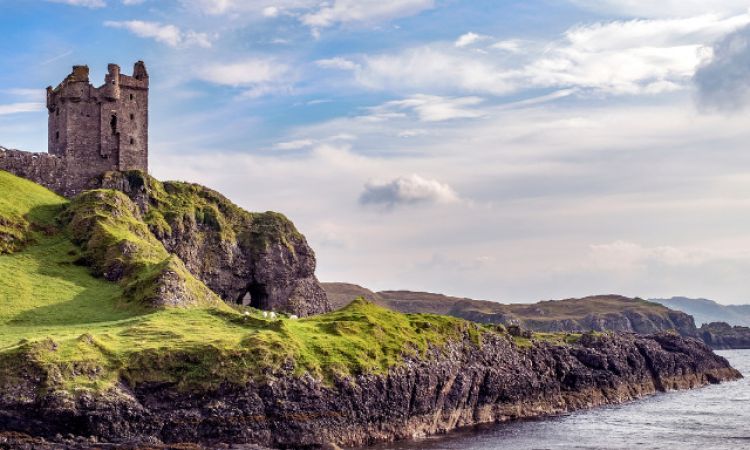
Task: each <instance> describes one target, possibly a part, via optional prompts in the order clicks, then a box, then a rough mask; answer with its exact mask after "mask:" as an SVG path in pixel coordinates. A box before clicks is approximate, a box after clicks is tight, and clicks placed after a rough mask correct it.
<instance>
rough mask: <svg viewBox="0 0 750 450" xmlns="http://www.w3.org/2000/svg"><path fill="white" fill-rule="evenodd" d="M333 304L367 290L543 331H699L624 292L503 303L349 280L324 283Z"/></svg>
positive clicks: (386, 300)
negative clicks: (363, 284) (384, 288)
mask: <svg viewBox="0 0 750 450" xmlns="http://www.w3.org/2000/svg"><path fill="white" fill-rule="evenodd" d="M323 287H324V289H326V292H327V293H328V295H329V298H330V299H331V303H332V304H334V305H338V306H341V305H343V304H345V303H346V301H347V300H349V301H350V300H351V298H353V297H352V296H353V295H361V296H363V297H365V298H367V299H369V300H371V301H373V302H376V303H377V304H379V305H382V306H384V307H387V308H390V309H393V310H396V311H401V312H405V313H431V314H445V315H450V316H454V317H460V318H463V319H467V320H471V321H474V322H479V323H496V324H505V325H507V324H512V323H518V324H520V325H522V326H524V327H526V328H528V329H531V330H534V331H538V332H566V331H567V332H583V331H590V330H594V331H625V332H638V333H653V332H658V331H667V330H674V331H678V332H680V333H681V334H683V335H687V336H696V335H697V330H696V328H695V324H694V323H693V320H692V318H691V317H690V316H689V315H687V314H684V313H681V312H678V311H674V310H671V309H669V308H667V307H665V306H663V305H660V304H657V303H652V302H649V301H646V300H642V299H634V298H628V297H623V296H619V295H599V296H592V297H586V298H580V299H566V300H550V301H543V302H538V303H534V304H503V303H498V302H492V301H485V300H473V299H469V298H460V297H450V296H446V295H442V294H433V293H429V292H411V291H381V292H377V293H375V292H372V291H369V290H367V289H365V288H362V287H360V286H356V285H348V284H346V283H323Z"/></svg>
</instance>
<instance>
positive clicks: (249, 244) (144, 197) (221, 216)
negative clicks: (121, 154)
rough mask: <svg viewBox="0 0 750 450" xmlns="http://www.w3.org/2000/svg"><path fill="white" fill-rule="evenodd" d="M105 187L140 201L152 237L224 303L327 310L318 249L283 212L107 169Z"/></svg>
mask: <svg viewBox="0 0 750 450" xmlns="http://www.w3.org/2000/svg"><path fill="white" fill-rule="evenodd" d="M101 184H102V187H104V188H107V189H117V190H120V191H122V192H124V193H125V194H126V195H128V196H129V197H130V198H131V199H132V200H133V201H134V202H135V203H136V204H137V205H138V207H139V209H140V211H141V214H142V216H143V220H144V221H145V222H146V223H147V224H148V226H149V229H150V230H151V232H152V233H153V235H154V236H155V237H156V238H157V239H158V240H159V241H161V243H162V244H163V245H164V247H165V248H166V249H167V251H169V252H170V253H173V254H176V255H177V256H178V257H179V258H180V259H181V260H182V261H183V262H184V263H185V266H186V267H187V269H188V270H189V271H190V272H191V273H192V274H193V275H195V276H196V277H197V278H198V279H200V280H201V281H202V282H203V283H205V284H206V285H207V286H208V287H209V288H210V289H211V290H212V291H214V292H216V293H217V294H218V295H219V296H220V297H221V298H222V299H224V301H226V302H229V303H238V304H245V305H250V306H253V307H255V308H259V309H265V310H273V311H280V312H285V313H289V314H296V315H298V316H308V315H311V314H319V313H324V312H327V311H330V309H331V308H330V305H329V303H328V299H327V297H326V293H325V291H324V290H323V289H322V288H321V287H320V285H319V283H318V280H317V278H316V277H315V265H316V260H315V253H314V252H313V250H312V248H310V246H309V245H308V244H307V241H306V240H305V237H304V236H303V235H302V234H301V233H299V232H298V231H297V229H296V228H295V227H294V224H292V222H291V221H289V220H288V219H287V218H286V217H284V216H283V215H282V214H279V213H274V212H265V213H250V212H247V211H244V210H243V209H241V208H239V207H238V206H236V205H234V204H233V203H232V202H230V201H229V200H228V199H227V198H225V197H224V196H222V195H221V194H219V193H218V192H216V191H213V190H211V189H208V188H205V187H203V186H199V185H196V184H190V183H179V182H165V183H161V182H158V181H156V180H155V179H153V178H151V177H148V176H146V175H144V174H142V173H140V172H125V173H121V172H112V173H108V174H106V175H105V176H104V177H103V180H102V183H101Z"/></svg>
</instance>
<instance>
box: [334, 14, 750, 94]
mask: <svg viewBox="0 0 750 450" xmlns="http://www.w3.org/2000/svg"><path fill="white" fill-rule="evenodd" d="M748 23H750V14H741V15H737V16H733V17H729V18H724V17H722V16H717V15H703V16H697V17H691V18H685V19H652V20H630V21H614V22H602V23H595V24H589V25H581V26H575V27H573V28H571V29H569V30H568V31H567V32H565V33H564V35H563V36H562V37H561V38H560V39H557V40H554V41H551V42H536V43H534V42H529V41H526V42H521V41H519V40H506V41H500V42H495V43H493V44H490V45H489V46H487V48H486V50H495V51H486V52H483V53H477V51H475V50H479V49H477V48H474V47H476V46H477V42H478V41H479V40H480V39H481V36H479V35H477V34H474V33H469V34H466V35H464V36H462V37H461V38H459V40H458V41H456V42H454V43H452V45H447V43H433V44H429V45H423V46H418V47H412V48H407V49H405V50H402V51H399V52H396V53H382V54H378V55H360V56H358V57H354V56H352V57H348V58H344V57H337V58H333V59H330V60H326V61H327V62H326V63H324V64H321V66H323V67H327V68H335V69H344V70H350V71H352V72H353V73H354V77H355V79H356V81H357V82H359V83H360V84H361V85H362V86H364V87H367V88H370V89H381V90H390V91H395V92H404V91H414V90H420V91H422V92H424V93H435V94H443V93H448V92H455V91H457V90H458V91H461V92H464V93H482V94H489V95H494V96H503V95H507V94H511V93H516V92H519V91H522V90H525V89H529V88H563V89H564V88H580V89H581V91H580V92H582V93H585V92H586V91H592V92H596V93H603V94H614V95H623V94H654V93H662V92H671V91H675V90H679V89H685V88H686V87H688V86H689V84H690V80H691V77H692V76H693V74H694V73H695V71H696V69H697V68H698V67H699V66H700V64H701V63H702V62H703V61H704V59H705V57H706V54H707V52H708V49H709V47H710V46H711V45H712V44H713V43H714V42H716V41H717V40H719V39H721V38H722V37H723V36H725V35H727V34H728V33H731V32H733V31H734V30H737V29H738V28H741V27H743V26H745V25H747V24H748ZM467 47H471V48H467ZM521 48H523V51H520V49H521ZM497 50H503V52H498V51H497Z"/></svg>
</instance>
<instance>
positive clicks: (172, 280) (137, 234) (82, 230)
mask: <svg viewBox="0 0 750 450" xmlns="http://www.w3.org/2000/svg"><path fill="white" fill-rule="evenodd" d="M137 215H138V210H137V207H136V206H135V204H133V202H132V201H131V200H130V199H129V198H128V197H127V196H126V195H124V194H123V193H121V192H118V191H114V190H92V191H87V192H85V193H83V194H81V195H79V196H77V197H76V198H75V199H74V200H73V201H72V202H71V203H70V204H69V205H68V207H67V208H66V209H65V211H63V213H62V214H61V215H60V217H59V220H60V222H61V223H62V224H64V225H65V228H66V230H67V232H68V234H69V235H70V237H71V239H72V240H73V242H74V243H76V244H77V245H79V246H80V248H81V250H82V254H81V256H80V258H79V259H78V261H77V262H78V263H79V264H83V265H86V266H89V267H91V269H92V271H93V272H94V274H96V275H97V276H100V277H102V278H104V279H106V280H108V281H113V282H117V283H119V284H120V285H121V286H123V288H124V291H125V292H124V295H125V300H127V301H129V302H135V303H139V304H141V305H143V306H148V307H153V308H165V307H182V308H186V307H196V306H218V305H221V304H222V302H221V300H220V299H219V298H218V297H217V296H216V294H215V293H213V292H211V290H210V289H208V288H207V287H206V286H205V285H204V284H203V283H201V282H200V281H198V280H196V279H195V277H194V276H193V275H192V274H191V273H189V272H188V270H187V269H186V268H185V265H184V263H183V262H182V261H181V260H180V259H179V258H177V257H176V256H174V255H170V254H169V252H167V250H166V249H165V248H164V246H163V245H162V244H161V243H160V242H159V241H158V240H156V238H154V236H153V235H152V234H151V232H150V231H149V229H148V227H147V226H146V224H145V223H143V222H142V221H141V220H138V217H137Z"/></svg>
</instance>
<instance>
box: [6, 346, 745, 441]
mask: <svg viewBox="0 0 750 450" xmlns="http://www.w3.org/2000/svg"><path fill="white" fill-rule="evenodd" d="M286 370H287V371H286V372H277V373H273V374H271V373H269V374H268V375H267V376H266V377H265V378H264V379H262V380H257V381H255V382H250V383H249V384H247V385H244V386H236V385H227V384H223V385H221V387H219V388H218V389H215V390H212V391H210V392H200V393H196V392H180V391H178V390H176V389H175V388H173V387H171V386H166V385H146V384H143V385H138V386H125V385H121V386H120V387H118V388H117V389H115V390H113V391H110V392H108V393H106V394H103V395H93V394H84V395H82V396H80V397H78V398H70V397H66V395H64V394H60V393H54V392H53V393H48V394H40V393H41V392H44V390H43V389H39V388H40V387H42V386H43V385H44V380H38V379H35V378H34V377H33V376H29V377H27V378H26V379H25V380H23V381H21V382H15V383H13V385H12V386H3V395H2V396H0V431H2V430H6V431H11V430H12V431H20V432H26V433H30V434H36V435H43V436H48V437H53V436H55V435H56V434H57V433H62V434H65V433H73V434H76V435H81V436H95V437H96V438H97V439H98V440H100V441H101V440H104V441H138V440H140V441H146V442H153V443H158V442H198V443H203V444H210V445H213V444H216V443H219V442H224V443H252V444H259V445H263V446H269V447H276V448H316V447H320V446H322V445H324V444H327V443H336V444H338V445H343V446H359V445H365V444H372V443H376V442H379V441H390V440H394V439H408V438H413V437H418V436H425V435H429V434H435V433H443V432H447V431H450V430H452V429H455V428H456V427H461V426H468V425H474V424H480V423H488V422H496V421H505V420H511V419H518V418H525V417H537V416H543V415H549V414H557V413H561V412H565V411H571V410H575V409H582V408H591V407H595V406H598V405H604V404H615V403H621V402H625V401H629V400H633V399H637V398H640V397H643V396H646V395H651V394H654V393H656V392H662V391H669V390H673V389H687V388H695V387H699V386H703V385H706V384H709V383H718V382H721V381H728V380H732V379H736V378H740V377H741V376H740V374H739V373H738V372H737V371H736V370H734V369H732V368H731V367H730V366H729V364H728V362H727V361H726V360H725V359H723V358H721V357H719V356H717V355H715V354H714V353H712V352H711V350H710V349H709V348H708V347H706V346H705V345H704V344H702V343H700V342H699V341H697V340H694V339H689V338H688V339H686V338H681V337H678V336H674V335H668V334H662V335H653V336H635V335H621V336H598V337H597V336H591V335H587V336H584V338H582V340H581V341H580V342H579V343H578V344H575V345H572V346H553V345H551V344H544V343H541V344H535V345H534V346H533V347H530V348H525V349H523V348H517V347H516V346H515V345H514V344H512V343H511V342H510V341H508V340H507V339H505V338H504V337H502V336H499V335H488V337H487V339H485V341H484V342H483V344H481V345H477V344H474V343H472V341H471V340H470V339H465V340H464V341H461V342H452V343H449V344H448V345H447V347H446V348H443V349H440V350H435V351H434V352H433V354H432V355H431V356H429V357H425V358H421V359H407V360H405V362H404V363H403V364H401V365H399V366H398V367H395V368H393V369H391V370H390V371H389V372H388V373H387V374H385V375H374V374H370V375H367V374H365V375H360V376H357V377H353V378H341V379H337V380H333V381H330V382H323V381H321V380H316V379H313V378H312V377H309V376H301V377H300V376H294V375H291V373H292V372H293V370H294V368H293V365H292V366H290V367H288V368H287V369H286ZM27 372H28V373H29V374H30V375H33V374H34V373H36V372H35V371H34V370H31V369H30V370H28V371H27Z"/></svg>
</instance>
